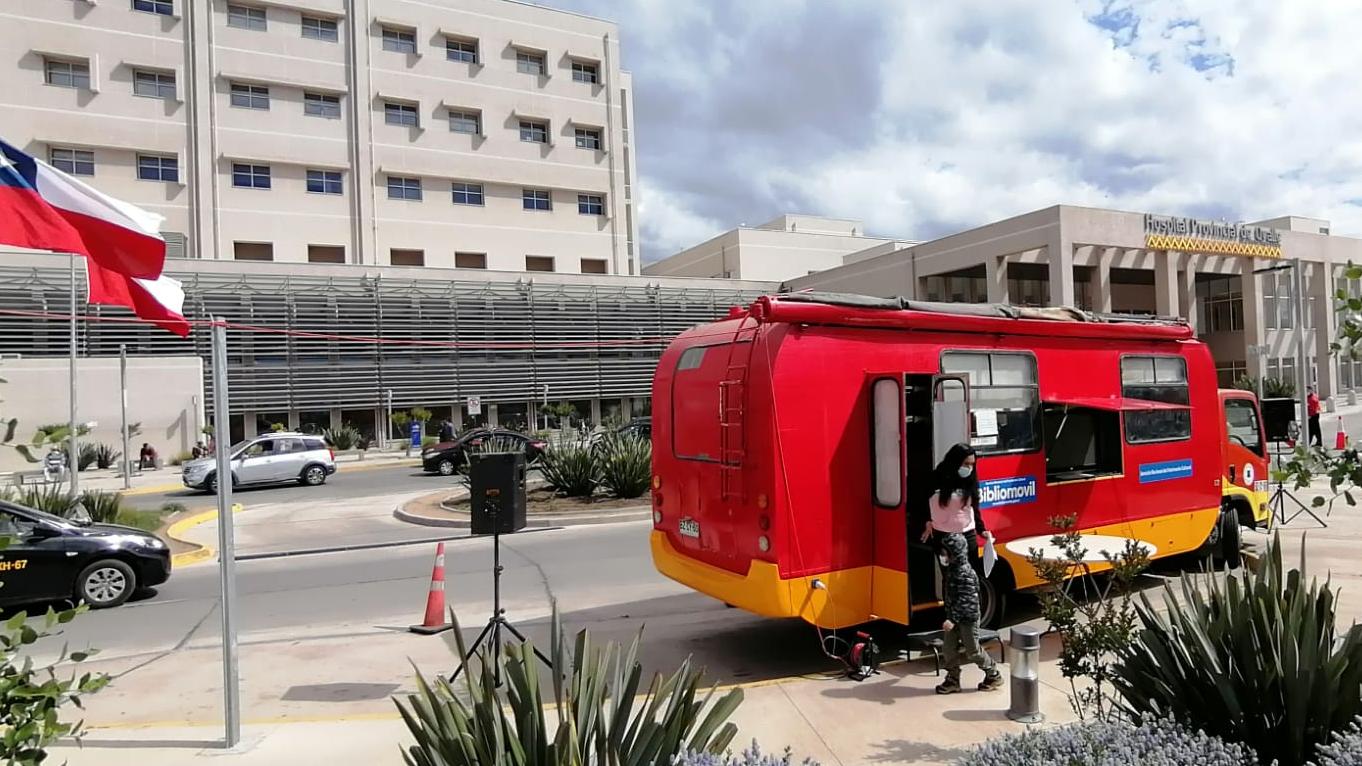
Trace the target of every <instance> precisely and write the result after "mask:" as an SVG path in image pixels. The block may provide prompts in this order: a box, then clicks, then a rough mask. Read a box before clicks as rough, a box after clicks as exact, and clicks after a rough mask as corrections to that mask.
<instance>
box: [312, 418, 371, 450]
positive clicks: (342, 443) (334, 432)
mask: <svg viewBox="0 0 1362 766" xmlns="http://www.w3.org/2000/svg"><path fill="white" fill-rule="evenodd" d="M322 438H323V439H325V440H326V443H327V444H330V445H331V446H332V447H333V448H334V449H338V450H348V449H354V448H355V447H356V446H357V445H358V443H359V441H360V439H362V438H363V436H362V435H361V434H360V432H359V429H358V428H355V427H354V426H352V425H350V424H349V423H345V424H343V425H341V426H338V427H336V428H328V429H326V430H325V431H323V432H322Z"/></svg>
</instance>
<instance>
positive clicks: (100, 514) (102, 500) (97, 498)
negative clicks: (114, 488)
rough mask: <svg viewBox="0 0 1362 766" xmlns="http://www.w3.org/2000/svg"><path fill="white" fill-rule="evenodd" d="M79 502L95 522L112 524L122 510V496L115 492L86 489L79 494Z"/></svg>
mask: <svg viewBox="0 0 1362 766" xmlns="http://www.w3.org/2000/svg"><path fill="white" fill-rule="evenodd" d="M79 504H80V505H81V507H83V508H85V512H86V513H87V514H89V515H90V521H93V522H95V523H97V524H113V523H115V522H116V521H117V520H118V514H119V512H120V511H122V510H123V496H122V495H121V494H119V493H117V492H101V491H99V490H86V491H85V492H82V493H81V494H80V501H79Z"/></svg>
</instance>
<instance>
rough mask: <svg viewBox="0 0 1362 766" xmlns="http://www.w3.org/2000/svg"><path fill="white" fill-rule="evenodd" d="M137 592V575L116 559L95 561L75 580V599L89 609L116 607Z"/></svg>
mask: <svg viewBox="0 0 1362 766" xmlns="http://www.w3.org/2000/svg"><path fill="white" fill-rule="evenodd" d="M136 590H137V575H135V574H133V571H132V567H130V566H128V565H127V564H124V563H123V562H121V561H118V560H117V559H105V560H103V561H96V562H95V563H93V564H91V565H90V566H88V567H85V571H83V572H81V573H80V577H79V578H78V579H77V580H76V597H77V598H79V599H80V600H82V601H84V602H85V603H87V604H89V605H90V608H91V609H108V608H110V607H114V606H118V605H119V604H122V603H123V602H124V601H127V600H128V598H129V597H131V596H132V594H133V593H134V592H135V591H136Z"/></svg>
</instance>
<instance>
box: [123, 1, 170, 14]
mask: <svg viewBox="0 0 1362 766" xmlns="http://www.w3.org/2000/svg"><path fill="white" fill-rule="evenodd" d="M132 9H133V10H134V11H142V12H143V13H155V14H157V15H159V16H173V15H175V3H173V2H171V0H132Z"/></svg>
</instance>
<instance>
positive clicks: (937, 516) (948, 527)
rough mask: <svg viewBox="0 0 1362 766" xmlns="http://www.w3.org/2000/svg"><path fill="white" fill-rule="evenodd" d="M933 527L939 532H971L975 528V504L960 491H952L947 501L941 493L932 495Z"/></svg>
mask: <svg viewBox="0 0 1362 766" xmlns="http://www.w3.org/2000/svg"><path fill="white" fill-rule="evenodd" d="M931 510H932V528H933V529H935V530H936V531H938V532H969V531H971V530H973V529H974V506H973V505H970V502H969V498H968V497H966V496H965V495H964V494H961V493H959V492H953V493H951V495H950V497H949V498H948V499H947V500H946V502H945V503H942V502H941V493H940V492H938V493H936V494H935V495H933V496H932V502H931Z"/></svg>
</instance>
